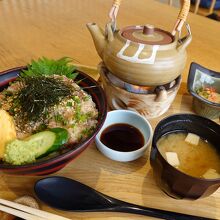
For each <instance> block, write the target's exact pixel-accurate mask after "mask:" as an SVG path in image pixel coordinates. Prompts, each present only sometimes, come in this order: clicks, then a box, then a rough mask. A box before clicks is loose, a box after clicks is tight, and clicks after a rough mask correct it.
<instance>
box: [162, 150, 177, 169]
mask: <svg viewBox="0 0 220 220" xmlns="http://www.w3.org/2000/svg"><path fill="white" fill-rule="evenodd" d="M165 154H166V158H167V162H168V163H169V164H170V165H172V166H174V167H177V166H179V165H180V161H179V158H178V155H177V153H175V152H166V153H165Z"/></svg>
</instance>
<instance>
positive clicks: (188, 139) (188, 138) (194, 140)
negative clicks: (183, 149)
mask: <svg viewBox="0 0 220 220" xmlns="http://www.w3.org/2000/svg"><path fill="white" fill-rule="evenodd" d="M199 139H200V137H199V136H198V135H196V134H193V133H188V135H187V136H186V139H185V141H186V142H188V143H190V144H192V145H196V146H197V145H198V144H199Z"/></svg>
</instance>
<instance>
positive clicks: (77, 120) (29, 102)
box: [0, 57, 98, 165]
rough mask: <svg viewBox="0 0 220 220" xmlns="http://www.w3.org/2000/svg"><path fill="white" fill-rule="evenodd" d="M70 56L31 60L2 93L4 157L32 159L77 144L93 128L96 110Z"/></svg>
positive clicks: (0, 155) (0, 149)
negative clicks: (80, 81) (78, 80)
mask: <svg viewBox="0 0 220 220" xmlns="http://www.w3.org/2000/svg"><path fill="white" fill-rule="evenodd" d="M70 62H71V60H70V59H69V58H66V57H64V58H61V59H59V60H50V59H47V58H41V59H39V60H37V61H32V62H31V63H30V64H29V65H28V66H27V69H25V70H23V71H22V72H21V73H20V76H19V77H18V78H17V79H16V80H15V81H13V82H12V83H10V85H9V86H8V87H7V88H6V89H4V90H3V91H2V92H0V160H2V161H3V162H4V163H9V164H13V165H23V164H27V163H33V162H35V161H36V159H38V158H42V157H44V156H47V155H49V154H50V153H53V152H56V151H59V149H60V148H61V147H62V146H63V145H64V144H66V143H73V144H77V143H79V142H80V141H82V140H84V139H85V138H87V137H88V136H89V135H90V134H91V133H92V132H93V130H94V129H95V127H96V124H97V117H98V111H97V109H96V105H95V103H94V102H93V100H92V98H91V96H90V95H89V94H88V93H87V92H85V91H84V90H83V88H81V87H80V86H79V85H78V84H77V82H75V81H74V79H75V77H76V76H77V70H76V68H75V66H73V65H71V64H70Z"/></svg>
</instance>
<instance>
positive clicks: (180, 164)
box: [157, 133, 220, 179]
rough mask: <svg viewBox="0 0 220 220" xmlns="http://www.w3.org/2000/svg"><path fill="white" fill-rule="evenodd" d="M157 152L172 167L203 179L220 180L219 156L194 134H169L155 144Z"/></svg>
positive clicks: (207, 143) (209, 145)
mask: <svg viewBox="0 0 220 220" xmlns="http://www.w3.org/2000/svg"><path fill="white" fill-rule="evenodd" d="M157 146H158V150H159V152H160V153H161V154H162V156H163V157H164V158H165V159H166V160H167V161H168V163H170V164H171V165H172V166H174V167H176V168H177V169H178V170H180V171H182V172H183V173H185V174H188V175H190V176H194V177H200V178H205V179H215V178H220V154H219V152H218V151H217V150H216V149H215V148H214V146H212V145H211V144H210V143H209V142H207V141H205V140H203V139H202V138H200V137H199V136H197V135H195V134H191V133H189V134H187V133H171V134H168V135H165V136H163V137H161V138H160V139H159V141H158V142H157Z"/></svg>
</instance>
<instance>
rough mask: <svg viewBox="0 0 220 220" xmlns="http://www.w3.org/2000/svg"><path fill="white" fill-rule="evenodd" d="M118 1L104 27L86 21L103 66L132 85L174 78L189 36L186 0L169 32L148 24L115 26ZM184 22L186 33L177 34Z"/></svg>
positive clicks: (183, 62) (183, 63)
mask: <svg viewBox="0 0 220 220" xmlns="http://www.w3.org/2000/svg"><path fill="white" fill-rule="evenodd" d="M120 2H121V1H119V0H115V1H114V4H113V6H112V9H111V11H110V18H111V22H109V23H107V25H106V28H105V31H103V30H102V29H101V28H100V27H99V26H98V25H97V24H96V23H88V24H87V27H88V29H89V31H90V33H91V35H92V38H93V41H94V44H95V47H96V50H97V52H98V54H99V56H100V57H101V59H102V60H103V62H104V64H105V65H106V67H107V68H108V69H109V70H110V71H111V72H112V73H113V74H114V75H115V76H117V77H118V78H120V79H122V80H124V81H125V82H128V83H131V84H135V85H148V86H157V85H162V84H166V83H169V82H171V81H172V80H174V79H176V78H177V77H178V76H179V75H180V74H181V73H182V71H183V69H184V66H185V63H186V50H185V49H186V47H187V46H188V44H189V43H190V42H191V39H192V35H191V31H190V26H189V25H188V24H187V23H186V22H185V20H186V17H187V15H188V12H189V7H190V0H184V1H183V2H184V4H183V7H182V9H181V11H180V13H179V15H178V19H177V21H176V24H175V26H174V29H173V31H172V33H170V32H168V31H164V30H162V29H159V28H156V27H154V26H153V25H149V24H147V25H136V26H128V27H125V28H122V29H120V30H118V29H117V28H116V25H115V24H116V16H117V12H118V9H119V5H120ZM184 24H185V26H186V29H187V35H186V36H185V37H183V38H181V37H180V35H181V29H182V26H183V25H184Z"/></svg>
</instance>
